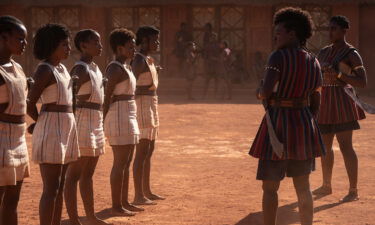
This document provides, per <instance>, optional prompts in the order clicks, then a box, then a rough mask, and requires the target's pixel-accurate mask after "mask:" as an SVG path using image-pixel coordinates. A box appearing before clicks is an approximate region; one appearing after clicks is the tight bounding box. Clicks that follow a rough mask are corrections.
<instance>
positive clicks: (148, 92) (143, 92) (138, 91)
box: [135, 87, 157, 96]
mask: <svg viewBox="0 0 375 225" xmlns="http://www.w3.org/2000/svg"><path fill="white" fill-rule="evenodd" d="M135 94H136V95H149V96H156V95H157V94H156V90H149V89H148V87H147V89H145V88H141V87H137V89H136V91H135Z"/></svg>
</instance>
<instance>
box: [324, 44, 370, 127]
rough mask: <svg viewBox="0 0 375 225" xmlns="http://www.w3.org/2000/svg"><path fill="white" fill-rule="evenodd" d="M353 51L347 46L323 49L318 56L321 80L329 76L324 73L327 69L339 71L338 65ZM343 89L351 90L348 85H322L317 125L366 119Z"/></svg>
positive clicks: (352, 48)
mask: <svg viewBox="0 0 375 225" xmlns="http://www.w3.org/2000/svg"><path fill="white" fill-rule="evenodd" d="M354 50H355V48H354V47H353V46H351V45H348V44H347V45H344V46H343V47H341V48H337V49H334V48H333V47H332V45H330V46H327V47H325V48H324V49H323V50H322V51H321V53H319V55H318V59H319V62H320V64H321V65H322V69H323V78H324V77H326V76H327V77H328V76H329V75H330V74H328V73H325V72H324V70H325V69H326V68H327V67H332V68H334V69H335V70H336V71H339V70H338V69H339V68H338V65H339V63H340V62H341V61H342V60H343V59H344V58H345V57H347V55H348V54H349V53H351V52H352V51H354ZM344 88H348V89H350V90H353V89H352V87H351V86H350V85H345V84H344V85H329V84H324V83H323V87H322V97H321V105H320V111H319V119H318V123H319V124H342V123H348V122H352V121H356V120H362V119H364V118H366V116H365V113H364V111H363V110H362V109H361V108H360V107H358V106H357V104H355V102H354V101H353V99H351V98H350V96H349V95H348V94H346V93H345V90H344Z"/></svg>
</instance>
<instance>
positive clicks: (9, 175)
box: [0, 163, 30, 186]
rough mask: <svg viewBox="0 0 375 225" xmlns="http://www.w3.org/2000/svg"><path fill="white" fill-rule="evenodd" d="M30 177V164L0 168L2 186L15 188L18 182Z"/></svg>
mask: <svg viewBox="0 0 375 225" xmlns="http://www.w3.org/2000/svg"><path fill="white" fill-rule="evenodd" d="M27 177H30V166H29V164H28V163H27V164H23V165H20V166H17V167H3V168H0V186H15V185H17V181H22V180H23V179H25V178H27Z"/></svg>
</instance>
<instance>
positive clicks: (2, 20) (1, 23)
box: [0, 16, 25, 34]
mask: <svg viewBox="0 0 375 225" xmlns="http://www.w3.org/2000/svg"><path fill="white" fill-rule="evenodd" d="M21 27H25V25H24V24H23V23H22V21H21V20H19V19H17V18H16V17H14V16H0V34H1V33H10V32H12V31H13V30H17V29H21Z"/></svg>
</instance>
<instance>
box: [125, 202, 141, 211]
mask: <svg viewBox="0 0 375 225" xmlns="http://www.w3.org/2000/svg"><path fill="white" fill-rule="evenodd" d="M122 206H123V207H124V208H125V209H127V210H129V211H132V212H142V211H145V209H144V208H141V207H138V206H135V205H133V204H130V203H126V204H122Z"/></svg>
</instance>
